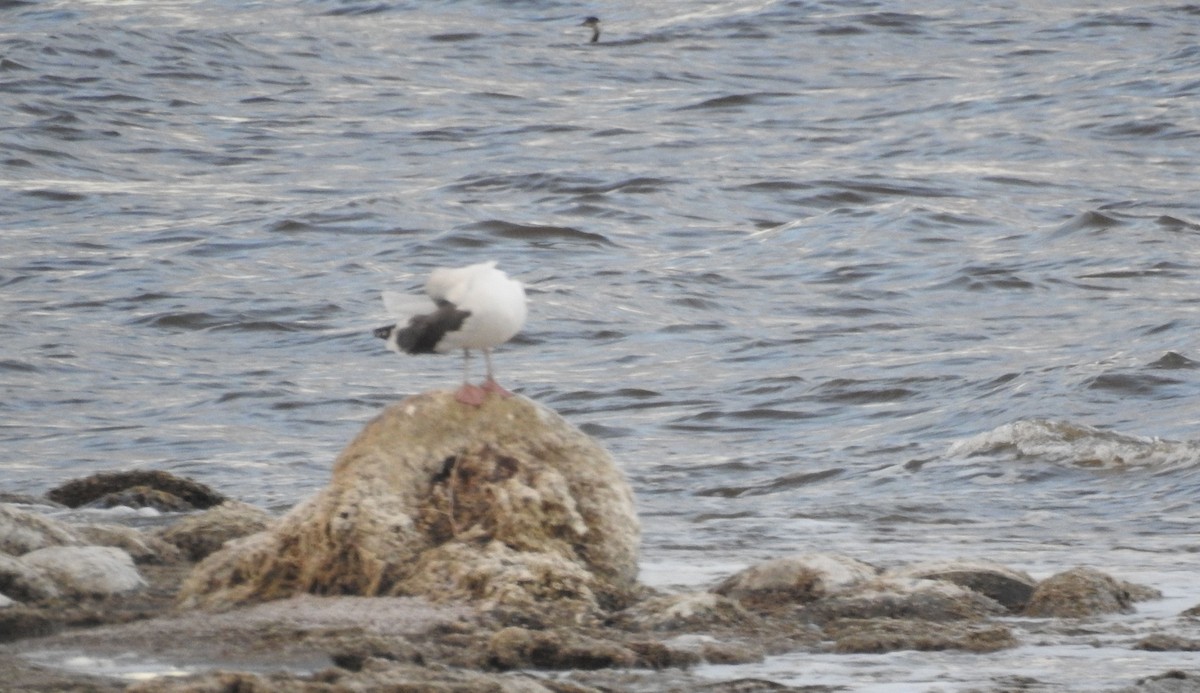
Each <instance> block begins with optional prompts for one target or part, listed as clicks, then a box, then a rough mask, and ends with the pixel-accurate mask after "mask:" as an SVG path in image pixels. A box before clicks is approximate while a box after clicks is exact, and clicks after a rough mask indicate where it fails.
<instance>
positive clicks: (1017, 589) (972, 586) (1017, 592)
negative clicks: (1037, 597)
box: [885, 561, 1037, 613]
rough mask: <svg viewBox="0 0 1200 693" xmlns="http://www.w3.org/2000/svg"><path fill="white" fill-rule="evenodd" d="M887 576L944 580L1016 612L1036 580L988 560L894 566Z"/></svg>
mask: <svg viewBox="0 0 1200 693" xmlns="http://www.w3.org/2000/svg"><path fill="white" fill-rule="evenodd" d="M885 575H886V576H889V577H909V578H924V579H928V580H945V581H947V582H953V583H954V584H956V585H959V586H960V587H966V588H967V589H969V590H972V591H975V592H978V593H980V594H982V595H983V596H985V597H988V598H990V599H992V600H995V601H996V602H999V603H1000V604H1001V605H1003V606H1004V607H1005V608H1006V609H1008V610H1009V611H1011V612H1013V613H1017V612H1019V611H1021V610H1022V609H1024V608H1025V605H1026V604H1028V603H1029V598H1030V597H1031V596H1032V595H1033V590H1034V588H1035V587H1036V586H1037V581H1036V580H1034V579H1033V578H1032V577H1030V576H1029V575H1027V574H1025V573H1022V572H1020V571H1017V570H1012V569H1011V568H1008V567H1006V566H1003V565H1000V564H999V563H992V562H989V561H936V562H930V563H917V564H914V565H908V566H903V567H901V568H894V569H892V570H888V571H887V572H886V573H885Z"/></svg>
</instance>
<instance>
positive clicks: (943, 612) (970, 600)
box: [807, 577, 1006, 623]
mask: <svg viewBox="0 0 1200 693" xmlns="http://www.w3.org/2000/svg"><path fill="white" fill-rule="evenodd" d="M1005 611H1006V610H1005V609H1004V607H1002V606H1000V605H999V604H997V603H996V602H995V601H993V600H991V599H989V598H987V597H985V596H983V595H982V594H979V593H978V592H973V591H971V590H969V589H967V588H965V587H959V586H958V585H955V584H953V583H950V582H945V581H942V580H920V579H915V578H895V577H884V578H877V579H875V580H871V581H870V582H864V583H861V584H858V585H855V586H854V587H852V588H850V589H847V590H845V591H843V592H841V593H839V594H837V595H834V596H832V597H829V598H826V599H822V600H821V601H819V602H816V603H814V604H812V605H811V606H809V607H808V609H807V613H808V615H809V617H810V618H811V619H813V621H815V622H817V623H826V622H829V621H833V620H836V619H840V618H854V619H874V618H887V619H907V620H921V621H962V620H980V619H983V618H986V617H988V616H997V615H1000V614H1003V613H1005Z"/></svg>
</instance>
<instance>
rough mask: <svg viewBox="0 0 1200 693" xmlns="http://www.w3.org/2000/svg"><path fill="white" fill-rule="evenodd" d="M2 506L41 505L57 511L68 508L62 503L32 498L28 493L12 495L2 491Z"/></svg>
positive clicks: (0, 494) (0, 499)
mask: <svg viewBox="0 0 1200 693" xmlns="http://www.w3.org/2000/svg"><path fill="white" fill-rule="evenodd" d="M0 504H7V505H31V506H37V505H40V506H42V507H45V508H51V509H56V510H58V509H64V508H66V507H67V506H65V505H63V504H62V503H55V502H54V501H52V500H49V499H47V498H41V497H38V496H31V495H29V494H27V493H11V492H8V491H0Z"/></svg>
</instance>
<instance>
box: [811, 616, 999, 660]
mask: <svg viewBox="0 0 1200 693" xmlns="http://www.w3.org/2000/svg"><path fill="white" fill-rule="evenodd" d="M825 631H826V633H827V634H828V635H829V637H830V638H832V639H833V640H834V645H833V650H834V652H841V653H883V652H895V651H898V650H920V651H940V650H965V651H967V652H996V651H997V650H1004V649H1007V648H1010V647H1016V645H1017V639H1016V638H1015V637H1013V634H1012V631H1011V630H1010V629H1009V628H1008V627H1007V626H1003V625H994V624H974V623H953V624H947V623H935V622H932V621H914V620H897V619H869V620H859V619H846V620H841V621H835V622H833V623H832V624H830V625H828V626H826V628H825Z"/></svg>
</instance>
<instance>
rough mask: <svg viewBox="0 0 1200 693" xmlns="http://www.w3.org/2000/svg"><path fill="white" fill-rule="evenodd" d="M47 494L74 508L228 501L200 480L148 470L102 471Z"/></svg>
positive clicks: (193, 506) (189, 506) (200, 505)
mask: <svg viewBox="0 0 1200 693" xmlns="http://www.w3.org/2000/svg"><path fill="white" fill-rule="evenodd" d="M46 497H47V498H49V499H50V500H52V501H54V502H56V503H62V504H63V505H66V506H68V507H71V508H79V507H83V506H85V505H91V506H93V507H101V508H110V507H114V506H116V505H127V506H130V507H137V508H140V507H154V508H157V509H159V510H164V511H179V510H197V509H198V510H203V509H205V508H211V507H212V506H214V505H217V504H218V503H222V502H224V501H225V496H223V495H221V494H219V493H217V492H216V491H214V490H212V489H211V488H209V487H208V486H205V485H204V484H201V483H199V482H197V481H192V480H191V479H185V478H183V477H178V476H175V475H174V474H171V473H170V472H164V471H160V470H147V469H141V470H132V471H126V472H100V473H97V474H93V475H91V476H89V477H85V478H83V479H75V480H73V481H68V482H67V483H65V484H63V485H61V486H59V487H57V488H54V489H51V490H50V491H49V492H48V493H47V494H46ZM106 497H107V498H106Z"/></svg>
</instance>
